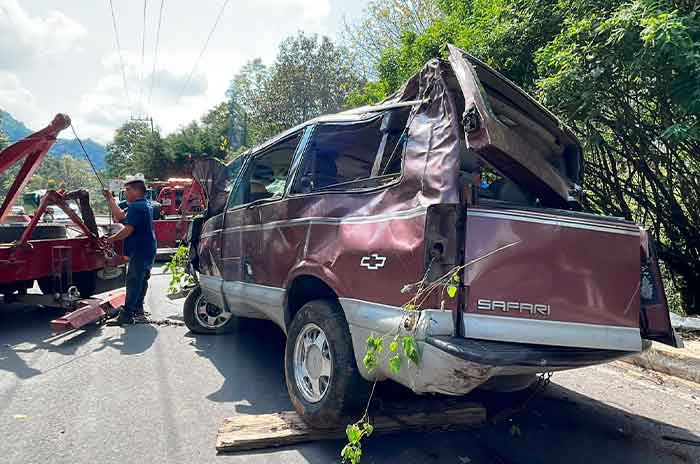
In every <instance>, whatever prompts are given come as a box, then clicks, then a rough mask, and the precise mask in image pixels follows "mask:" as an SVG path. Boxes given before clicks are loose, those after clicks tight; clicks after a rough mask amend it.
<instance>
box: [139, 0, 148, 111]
mask: <svg viewBox="0 0 700 464" xmlns="http://www.w3.org/2000/svg"><path fill="white" fill-rule="evenodd" d="M147 4H148V1H147V0H143V28H142V29H141V73H140V76H139V106H140V107H141V108H143V63H144V57H145V56H146V5H147Z"/></svg>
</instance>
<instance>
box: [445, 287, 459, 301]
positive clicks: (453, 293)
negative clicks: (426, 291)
mask: <svg viewBox="0 0 700 464" xmlns="http://www.w3.org/2000/svg"><path fill="white" fill-rule="evenodd" d="M447 295H448V296H449V297H450V298H454V297H455V296H456V295H457V287H455V286H454V285H450V286H448V287H447Z"/></svg>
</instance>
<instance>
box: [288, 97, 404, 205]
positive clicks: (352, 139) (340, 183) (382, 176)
mask: <svg viewBox="0 0 700 464" xmlns="http://www.w3.org/2000/svg"><path fill="white" fill-rule="evenodd" d="M409 112H410V109H408V108H401V109H397V110H392V111H386V112H384V113H383V114H382V115H381V116H379V117H377V118H375V119H372V120H371V121H367V122H361V123H354V124H347V123H345V124H334V123H329V124H320V125H318V126H317V127H316V129H315V130H314V133H313V135H312V136H311V140H310V141H309V144H308V146H307V149H306V151H305V153H304V158H303V161H302V164H301V168H300V172H299V175H298V176H297V180H296V182H295V185H294V188H293V189H292V192H293V193H309V192H314V191H320V190H353V189H361V188H369V187H376V186H378V185H383V184H385V183H388V182H390V181H391V180H393V179H395V178H396V176H398V175H399V174H400V173H401V162H402V157H403V148H404V145H405V141H406V131H405V128H406V122H407V120H408V115H409Z"/></svg>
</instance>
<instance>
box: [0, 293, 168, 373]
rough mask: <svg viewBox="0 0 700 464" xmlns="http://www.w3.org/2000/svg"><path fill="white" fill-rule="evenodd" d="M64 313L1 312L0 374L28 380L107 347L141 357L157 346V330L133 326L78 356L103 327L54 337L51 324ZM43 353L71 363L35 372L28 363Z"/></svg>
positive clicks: (19, 308) (48, 310) (42, 310)
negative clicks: (10, 374) (152, 346)
mask: <svg viewBox="0 0 700 464" xmlns="http://www.w3.org/2000/svg"><path fill="white" fill-rule="evenodd" d="M61 314H63V311H61V310H59V309H55V308H54V309H51V308H36V307H28V306H9V307H4V308H3V310H2V311H0V371H7V372H10V373H13V374H15V375H16V376H17V377H18V378H20V379H28V378H31V377H34V376H37V375H39V374H43V373H45V372H48V371H50V370H53V369H56V368H59V367H61V366H63V365H65V364H67V363H70V362H74V361H76V360H77V359H80V358H82V357H84V356H88V355H90V354H92V353H94V352H97V351H101V350H103V349H105V348H113V349H115V350H117V351H120V352H121V354H123V355H133V354H139V353H142V352H144V351H146V350H147V349H149V348H150V347H151V345H153V342H154V341H155V338H156V335H157V331H156V329H155V328H154V327H152V326H150V325H145V324H139V325H134V326H129V327H127V328H125V329H122V332H121V334H119V335H118V336H111V337H108V338H104V339H101V340H100V345H99V346H98V347H97V348H95V349H93V350H89V351H86V352H84V353H82V354H78V350H79V349H80V347H82V346H84V345H85V344H86V343H88V342H90V341H91V340H94V339H96V338H98V337H99V336H100V335H102V334H103V333H104V331H103V327H102V326H96V325H90V326H86V327H85V328H84V329H81V330H77V331H71V332H67V333H65V334H59V335H54V334H52V333H51V324H50V323H51V320H53V319H55V318H57V317H59V316H60V315H61ZM41 351H47V352H51V353H56V354H60V355H63V356H66V357H68V361H66V362H65V363H59V364H57V365H54V366H53V367H50V368H48V369H44V370H39V369H35V368H33V367H31V366H30V363H29V362H28V360H29V359H32V358H33V357H32V354H33V353H38V352H41Z"/></svg>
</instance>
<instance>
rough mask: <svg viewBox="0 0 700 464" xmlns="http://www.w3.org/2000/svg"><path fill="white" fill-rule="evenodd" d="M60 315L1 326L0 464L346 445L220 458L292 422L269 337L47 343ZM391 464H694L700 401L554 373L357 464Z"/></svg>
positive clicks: (325, 451) (157, 278) (158, 310)
mask: <svg viewBox="0 0 700 464" xmlns="http://www.w3.org/2000/svg"><path fill="white" fill-rule="evenodd" d="M158 273H159V271H158V270H156V271H155V274H158ZM151 282H152V286H151V290H150V292H149V294H148V300H147V302H148V309H149V310H150V311H151V312H152V313H153V317H154V318H166V317H170V318H173V319H174V320H180V319H181V305H182V300H180V301H178V302H171V301H169V300H168V299H167V298H165V297H164V294H165V288H166V283H167V277H166V276H161V275H154V277H153V278H152V280H151ZM55 316H56V313H54V312H51V311H49V310H40V311H36V310H35V311H30V312H27V311H25V310H23V311H10V312H8V311H5V312H1V313H0V462H1V463H8V464H9V463H42V464H45V463H71V464H72V463H95V462H97V463H149V464H154V463H212V462H215V463H221V464H226V463H233V462H235V463H248V462H251V463H329V462H339V457H338V453H339V451H340V449H341V448H342V446H343V444H344V443H343V442H342V441H328V442H316V443H309V444H305V445H299V446H292V447H287V448H280V449H271V450H268V451H263V452H255V453H244V454H237V455H217V454H216V451H215V449H214V440H215V436H216V430H217V428H218V427H219V425H220V422H221V420H222V419H223V418H224V417H227V416H231V415H234V414H259V413H267V412H272V411H279V410H287V409H291V404H290V401H289V399H288V397H287V391H286V388H285V386H284V378H283V371H282V357H283V346H284V339H283V336H282V334H281V332H280V331H279V330H278V329H276V328H275V327H274V326H273V325H271V324H268V323H264V322H261V323H255V324H248V325H247V326H246V328H244V329H242V330H240V331H238V332H236V333H233V334H230V335H227V336H213V337H211V336H210V337H207V336H196V335H192V334H190V333H188V331H187V329H186V328H185V327H172V326H151V325H136V326H130V327H128V328H120V327H95V328H92V329H90V330H87V331H80V332H77V333H74V334H72V335H70V336H67V337H59V338H52V337H51V336H50V332H49V324H48V322H49V321H50V320H51V319H52V318H53V317H55ZM404 396H405V398H406V401H410V400H411V396H410V395H404ZM503 399H504V398H503V397H502V396H500V397H496V398H495V399H493V398H490V399H489V400H494V401H500V400H503ZM505 399H507V398H505ZM399 462H400V463H456V464H466V463H474V464H481V463H494V464H531V463H564V462H565V463H585V464H592V463H608V462H610V463H635V464H638V463H657V462H658V463H700V388H698V385H697V384H692V383H689V382H683V381H679V380H675V379H673V378H671V377H668V376H663V375H658V374H655V373H650V372H644V371H642V370H639V369H637V368H633V367H631V366H628V365H626V364H622V363H614V364H610V365H606V366H598V367H593V368H587V369H581V370H577V371H571V372H566V373H558V374H555V375H554V377H553V378H552V384H551V385H550V386H549V387H548V389H547V390H546V391H545V392H544V393H543V394H541V395H540V396H537V397H536V398H535V399H533V400H532V401H531V402H530V403H528V407H527V409H526V410H525V411H523V412H520V413H518V414H516V415H515V416H512V417H511V418H510V419H506V420H504V421H502V422H500V423H498V424H496V425H490V426H486V427H483V428H480V429H475V430H469V431H461V432H431V433H403V434H397V435H393V436H376V437H371V438H370V439H368V440H366V442H365V444H364V459H363V463H399Z"/></svg>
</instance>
